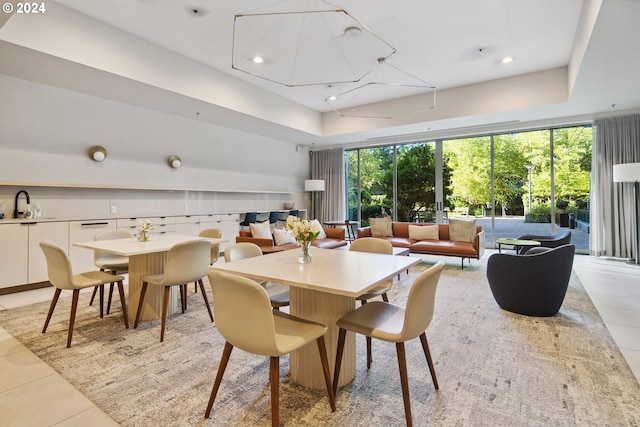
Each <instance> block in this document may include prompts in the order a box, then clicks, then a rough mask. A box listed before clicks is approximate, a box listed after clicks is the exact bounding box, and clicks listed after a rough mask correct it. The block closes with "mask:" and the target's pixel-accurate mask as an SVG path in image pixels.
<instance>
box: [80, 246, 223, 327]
mask: <svg viewBox="0 0 640 427" xmlns="http://www.w3.org/2000/svg"><path fill="white" fill-rule="evenodd" d="M191 240H208V241H209V242H211V244H216V243H223V242H227V240H225V239H214V238H206V237H198V236H186V235H179V234H157V235H151V236H150V237H149V240H147V241H145V242H139V241H138V240H137V239H136V238H135V237H132V238H127V239H112V240H97V241H96V240H92V241H89V242H77V243H73V245H74V246H78V247H81V248H86V249H92V250H99V251H103V252H107V253H110V254H115V255H120V256H125V257H129V291H128V294H129V295H128V298H127V300H128V303H127V304H128V305H129V307H133V308H134V309H133V310H128V312H129V320H130V321H134V320H135V313H136V309H137V307H138V301H139V300H140V290H141V288H142V280H141V278H142V276H145V275H147V274H158V273H163V272H164V264H165V262H166V259H167V253H168V252H169V249H171V247H172V246H173V245H176V244H178V243H183V242H188V241H191ZM175 294H176V293H174V292H173V291H172V292H171V299H170V304H169V314H172V313H175V312H177V310H178V306H179V301H178V297H177V295H175ZM161 308H162V289H159V288H156V287H155V286H151V287H150V288H149V289H148V291H147V294H146V296H145V299H144V305H143V310H142V313H141V314H142V315H141V320H155V319H159V318H160V313H161V312H162V311H161Z"/></svg>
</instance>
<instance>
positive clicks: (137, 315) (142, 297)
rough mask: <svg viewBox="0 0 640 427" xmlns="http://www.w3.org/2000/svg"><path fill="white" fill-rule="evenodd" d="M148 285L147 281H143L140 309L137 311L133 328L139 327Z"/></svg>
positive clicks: (139, 302)
mask: <svg viewBox="0 0 640 427" xmlns="http://www.w3.org/2000/svg"><path fill="white" fill-rule="evenodd" d="M147 286H149V284H148V283H147V282H142V288H141V289H140V300H139V301H138V310H137V311H136V321H135V322H134V323H133V329H136V328H137V327H138V322H140V313H142V304H143V303H144V296H145V294H146V293H147Z"/></svg>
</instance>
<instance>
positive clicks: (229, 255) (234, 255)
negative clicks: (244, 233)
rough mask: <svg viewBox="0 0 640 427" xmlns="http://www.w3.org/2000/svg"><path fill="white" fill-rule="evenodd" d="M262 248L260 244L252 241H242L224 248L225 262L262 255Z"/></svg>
mask: <svg viewBox="0 0 640 427" xmlns="http://www.w3.org/2000/svg"><path fill="white" fill-rule="evenodd" d="M261 255H262V249H260V246H258V245H256V244H255V243H251V242H240V243H236V244H235V245H230V246H227V247H226V248H224V260H225V262H231V261H237V260H239V259H245V258H251V257H254V256H261Z"/></svg>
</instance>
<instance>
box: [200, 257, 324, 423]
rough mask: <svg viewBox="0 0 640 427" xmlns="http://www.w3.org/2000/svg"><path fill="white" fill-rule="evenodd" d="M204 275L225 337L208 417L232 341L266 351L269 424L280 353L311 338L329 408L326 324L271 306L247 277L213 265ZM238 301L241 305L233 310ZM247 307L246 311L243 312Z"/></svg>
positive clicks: (275, 410) (276, 400) (274, 419)
mask: <svg viewBox="0 0 640 427" xmlns="http://www.w3.org/2000/svg"><path fill="white" fill-rule="evenodd" d="M208 277H209V283H210V284H211V289H212V291H213V308H214V310H215V313H216V326H217V328H218V332H220V334H222V336H223V337H224V339H225V340H226V342H225V345H224V350H223V352H222V358H221V360H220V365H219V366H218V373H217V375H216V379H215V382H214V384H213V389H212V390H211V396H210V397H209V403H208V404H207V410H206V412H205V417H206V418H209V415H210V414H211V408H212V407H213V402H214V401H215V398H216V395H217V394H218V390H219V388H220V383H221V382H222V376H223V375H224V371H225V369H226V367H227V363H228V362H229V357H230V356H231V351H232V350H233V347H238V348H239V349H241V350H244V351H246V352H248V353H252V354H257V355H261V356H269V358H270V369H269V383H270V385H271V425H273V426H278V425H279V421H280V415H279V413H280V411H279V406H280V378H279V372H280V356H283V355H285V354H288V353H291V352H292V351H294V350H297V349H299V348H301V347H303V346H305V345H307V344H308V343H311V342H312V341H316V343H317V345H318V352H319V353H320V361H321V363H322V369H323V372H324V378H325V382H326V386H327V393H328V395H329V404H330V406H331V411H332V412H333V411H335V410H336V406H335V397H334V392H333V389H332V387H331V374H330V372H329V361H328V360H327V351H326V347H325V341H324V335H325V333H326V332H327V327H326V326H325V325H321V324H319V323H315V322H311V321H309V320H305V319H300V318H297V317H294V316H290V315H288V314H285V313H281V312H279V311H277V310H273V309H272V308H271V304H270V302H269V295H268V294H267V292H266V290H265V289H264V288H263V287H262V286H260V284H258V283H256V282H255V281H253V280H251V279H247V278H245V277H240V276H236V275H232V274H228V273H224V272H221V271H217V270H216V269H215V268H213V269H211V270H210V271H209V275H208ZM238 307H242V309H241V310H239V309H238ZM247 313H251V315H250V316H248V315H247Z"/></svg>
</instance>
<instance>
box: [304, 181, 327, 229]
mask: <svg viewBox="0 0 640 427" xmlns="http://www.w3.org/2000/svg"><path fill="white" fill-rule="evenodd" d="M304 191H311V193H312V194H311V208H312V210H313V218H312V219H317V218H318V215H317V212H316V205H317V203H316V201H315V194H314V193H315V192H317V191H324V180H323V179H306V180H305V181H304Z"/></svg>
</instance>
